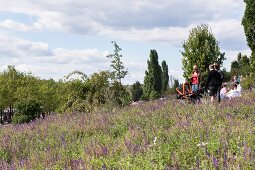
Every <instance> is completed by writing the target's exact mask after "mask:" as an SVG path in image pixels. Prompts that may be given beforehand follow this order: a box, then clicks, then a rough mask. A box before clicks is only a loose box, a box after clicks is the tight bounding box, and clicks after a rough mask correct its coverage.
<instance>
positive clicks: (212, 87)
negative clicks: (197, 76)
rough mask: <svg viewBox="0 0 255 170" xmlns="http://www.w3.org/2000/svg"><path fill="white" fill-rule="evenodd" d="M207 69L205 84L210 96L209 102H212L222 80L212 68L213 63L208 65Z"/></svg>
mask: <svg viewBox="0 0 255 170" xmlns="http://www.w3.org/2000/svg"><path fill="white" fill-rule="evenodd" d="M209 70H210V71H209V73H208V76H207V81H206V83H205V86H206V87H207V89H209V96H211V102H214V101H215V98H216V95H217V92H218V91H219V89H220V86H221V83H222V80H221V76H220V73H219V72H218V71H216V70H215V69H214V66H213V65H210V66H209Z"/></svg>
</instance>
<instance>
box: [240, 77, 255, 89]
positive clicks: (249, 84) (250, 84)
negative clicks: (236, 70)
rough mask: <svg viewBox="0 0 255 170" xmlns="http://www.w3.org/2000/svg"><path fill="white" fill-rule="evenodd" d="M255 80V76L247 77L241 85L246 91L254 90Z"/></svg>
mask: <svg viewBox="0 0 255 170" xmlns="http://www.w3.org/2000/svg"><path fill="white" fill-rule="evenodd" d="M254 82H255V79H254V77H253V76H246V77H244V78H242V81H241V85H242V87H243V88H244V89H245V90H250V91H251V90H252V88H254V85H255V83H254Z"/></svg>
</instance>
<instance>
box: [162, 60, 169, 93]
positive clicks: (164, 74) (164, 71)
mask: <svg viewBox="0 0 255 170" xmlns="http://www.w3.org/2000/svg"><path fill="white" fill-rule="evenodd" d="M161 68H162V93H163V94H164V93H165V92H166V91H167V89H168V88H169V75H168V65H167V64H166V61H165V60H163V61H162V64H161Z"/></svg>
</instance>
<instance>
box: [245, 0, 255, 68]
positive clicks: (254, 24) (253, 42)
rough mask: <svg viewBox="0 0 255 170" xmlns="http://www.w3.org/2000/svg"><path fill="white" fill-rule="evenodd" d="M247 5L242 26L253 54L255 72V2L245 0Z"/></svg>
mask: <svg viewBox="0 0 255 170" xmlns="http://www.w3.org/2000/svg"><path fill="white" fill-rule="evenodd" d="M244 2H245V3H246V8H245V12H244V16H243V20H242V25H243V27H244V32H245V35H246V40H247V44H248V46H249V47H250V49H251V51H252V54H251V65H252V66H253V67H251V68H252V71H253V72H254V71H255V69H254V66H255V2H254V0H244Z"/></svg>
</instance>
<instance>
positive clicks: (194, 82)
mask: <svg viewBox="0 0 255 170" xmlns="http://www.w3.org/2000/svg"><path fill="white" fill-rule="evenodd" d="M199 76H200V72H199V70H198V67H197V65H194V66H193V71H192V76H191V84H192V86H191V89H192V93H197V92H198V86H199Z"/></svg>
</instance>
